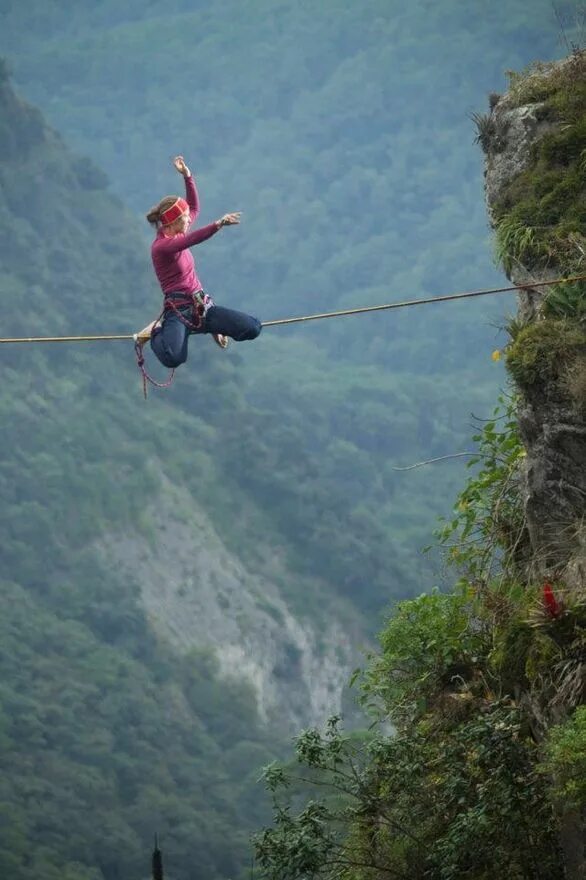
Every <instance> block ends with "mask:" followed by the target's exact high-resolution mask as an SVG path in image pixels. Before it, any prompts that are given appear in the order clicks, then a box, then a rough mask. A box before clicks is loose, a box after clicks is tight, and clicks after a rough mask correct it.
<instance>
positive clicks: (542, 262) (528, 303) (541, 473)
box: [477, 51, 586, 878]
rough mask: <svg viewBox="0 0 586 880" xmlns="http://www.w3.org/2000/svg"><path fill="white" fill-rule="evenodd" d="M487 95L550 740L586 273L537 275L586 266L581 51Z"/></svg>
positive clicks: (537, 706) (581, 477) (575, 490)
mask: <svg viewBox="0 0 586 880" xmlns="http://www.w3.org/2000/svg"><path fill="white" fill-rule="evenodd" d="M491 105H492V106H491V110H490V113H489V114H488V115H487V116H485V117H482V118H479V119H478V120H477V121H478V128H479V133H478V134H479V140H480V142H481V144H482V146H483V148H484V151H485V153H486V171H485V192H486V200H487V206H488V211H489V216H490V218H491V222H492V225H493V227H494V229H495V233H496V242H497V257H498V259H499V260H500V261H501V263H502V264H503V266H504V268H505V271H506V272H507V274H508V277H509V278H510V279H511V280H512V281H513V283H515V284H519V285H523V286H524V287H525V290H524V291H523V292H522V293H520V294H519V309H518V314H517V316H516V317H515V318H513V319H512V320H511V321H510V323H509V333H510V337H511V338H510V342H509V344H508V346H507V366H508V369H509V373H510V375H511V377H512V379H513V382H514V386H515V393H516V395H517V416H518V428H519V435H520V438H521V441H522V444H523V447H524V453H525V454H524V457H523V458H522V459H521V461H522V465H521V467H520V470H519V472H518V475H517V476H518V479H519V490H520V493H521V503H522V514H523V524H522V527H521V528H520V529H519V531H518V532H517V535H516V538H515V540H516V541H517V546H516V548H515V551H514V554H513V555H514V557H515V560H516V563H517V565H516V572H515V576H516V578H517V579H518V580H521V582H523V583H524V584H525V585H526V587H527V588H528V589H530V590H531V589H534V588H535V586H538V587H539V586H540V585H542V584H546V585H547V584H549V585H550V586H549V587H544V590H546V589H551V590H552V592H553V596H554V600H555V602H556V603H558V607H557V609H556V607H555V606H554V605H550V606H549V607H550V612H551V615H553V617H554V620H553V621H552V620H551V618H550V620H549V623H547V622H546V620H544V619H543V618H539V617H537V618H535V616H534V618H533V625H534V627H535V628H536V630H537V633H538V637H540V638H541V640H542V641H541V645H540V646H539V647H537V642H534V646H533V649H532V651H533V658H532V660H531V659H530V662H531V663H532V664H533V670H534V675H533V681H532V684H531V686H527V682H526V680H525V683H524V682H523V679H520V680H519V681H518V682H517V696H518V698H519V700H520V701H521V703H523V704H524V705H525V706H526V708H527V709H528V711H529V713H530V716H531V717H532V719H533V731H534V735H535V736H536V738H537V740H538V741H539V742H543V741H544V740H546V739H547V737H548V736H549V734H550V732H551V728H552V726H553V725H554V724H564V723H565V722H568V723H571V719H572V718H573V717H574V713H575V711H576V709H577V707H579V706H581V705H583V703H584V701H585V699H586V658H585V653H586V645H585V644H584V638H583V626H584V607H585V604H586V281H584V280H580V281H576V282H574V283H570V284H559V285H552V286H551V287H545V288H539V287H537V286H534V285H535V282H539V281H551V280H554V279H557V278H559V277H566V278H569V277H580V276H584V275H586V52H584V51H575V52H574V53H572V54H571V55H570V56H569V57H568V58H565V59H563V60H562V61H559V62H557V63H551V64H540V65H535V66H533V67H532V68H531V69H529V70H528V71H525V72H524V73H522V74H512V75H511V83H510V88H509V91H508V92H507V94H505V95H504V96H502V97H500V96H494V97H493V98H492V100H491ZM512 574H513V571H512V570H509V576H510V575H512ZM544 595H545V593H544ZM546 617H547V615H546ZM562 621H563V622H562ZM545 635H547V636H548V637H549V638H550V639H551V640H552V641H551V642H550V643H549V644H550V645H551V646H552V647H553V645H555V648H554V649H553V651H552V650H549V649H547V650H546V651H544V646H545V645H546V642H545V641H544V639H543V637H544V636H545ZM538 652H539V653H538ZM527 656H528V657H529V658H530V652H529V653H528V655H527ZM536 671H537V674H535V672H536ZM580 717H581V716H580ZM575 718H576V719H578V716H577V715H576V716H575ZM576 723H578V722H577V721H576ZM554 777H555V771H554ZM584 809H585V807H584V804H582V805H581V806H580V803H579V799H578V802H576V800H575V799H574V800H572V798H569V799H568V800H566V801H565V802H564V801H563V799H562V804H561V806H560V827H561V832H560V840H561V845H562V849H563V852H564V860H565V870H566V876H567V877H568V878H583V877H585V876H586V855H585V848H584V847H585V842H586V832H585V829H586V824H585V815H584Z"/></svg>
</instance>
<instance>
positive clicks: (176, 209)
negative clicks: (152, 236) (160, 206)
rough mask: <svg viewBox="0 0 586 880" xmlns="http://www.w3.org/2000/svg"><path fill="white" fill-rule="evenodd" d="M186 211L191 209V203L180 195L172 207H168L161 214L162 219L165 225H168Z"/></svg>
mask: <svg viewBox="0 0 586 880" xmlns="http://www.w3.org/2000/svg"><path fill="white" fill-rule="evenodd" d="M185 211H189V205H188V204H187V202H186V201H185V199H182V198H181V197H179V198H178V199H177V201H175V202H173V204H172V205H171V207H170V208H167V210H166V211H163V213H162V214H161V215H160V220H161V223H162V224H163V226H168V225H169V223H173V221H174V220H177V218H178V217H181V215H182V214H184V213H185Z"/></svg>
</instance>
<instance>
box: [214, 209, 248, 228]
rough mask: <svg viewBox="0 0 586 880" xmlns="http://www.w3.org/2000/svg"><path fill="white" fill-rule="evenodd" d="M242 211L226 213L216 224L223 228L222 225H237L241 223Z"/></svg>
mask: <svg viewBox="0 0 586 880" xmlns="http://www.w3.org/2000/svg"><path fill="white" fill-rule="evenodd" d="M241 213H242V212H241V211H235V212H234V213H233V214H224V216H223V217H220V219H219V220H216V226H217V227H218V229H221V228H222V226H235V225H236V223H240V215H241Z"/></svg>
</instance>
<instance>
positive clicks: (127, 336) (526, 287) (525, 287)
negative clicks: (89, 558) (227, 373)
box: [0, 275, 586, 344]
mask: <svg viewBox="0 0 586 880" xmlns="http://www.w3.org/2000/svg"><path fill="white" fill-rule="evenodd" d="M576 281H586V275H577V276H574V277H572V278H556V279H554V280H553V281H531V282H529V283H527V284H514V285H512V286H511V287H493V288H490V289H486V290H472V291H467V292H464V293H449V294H447V295H446V296H435V297H429V298H428V299H411V300H405V301H404V302H396V303H387V304H386V305H380V306H363V307H361V308H357V309H343V310H341V311H337V312H323V313H322V314H316V315H300V316H298V317H295V318H278V319H276V320H274V321H263V323H262V326H263V327H277V326H279V325H283V324H300V323H301V322H304V321H318V320H320V319H323V318H342V317H344V316H345V315H363V314H366V313H367V312H382V311H388V310H390V309H403V308H407V307H408V306H421V305H428V304H430V303H439V302H449V301H450V300H456V299H469V298H471V297H474V296H488V295H489V294H492V293H507V292H510V291H513V290H518V291H525V292H526V293H527V292H529V291H531V290H534V289H535V288H536V287H548V286H549V285H552V284H571V283H573V282H576ZM112 340H133V341H134V340H135V334H133V333H119V334H110V335H101V336H21V337H18V336H17V337H5V338H2V337H0V344H2V343H4V344H6V343H10V342H13V343H16V342H106V341H112Z"/></svg>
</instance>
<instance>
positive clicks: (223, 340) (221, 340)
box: [212, 333, 228, 348]
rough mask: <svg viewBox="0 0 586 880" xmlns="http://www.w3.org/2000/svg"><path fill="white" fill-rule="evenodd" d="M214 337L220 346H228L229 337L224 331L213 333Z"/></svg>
mask: <svg viewBox="0 0 586 880" xmlns="http://www.w3.org/2000/svg"><path fill="white" fill-rule="evenodd" d="M212 336H213V337H214V342H215V343H216V344H217V345H219V346H220V348H228V337H227V336H224V334H223V333H212Z"/></svg>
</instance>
